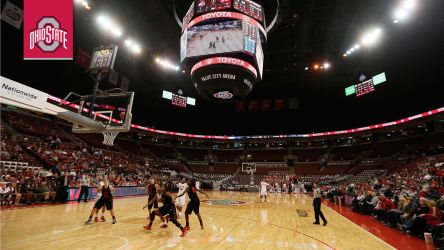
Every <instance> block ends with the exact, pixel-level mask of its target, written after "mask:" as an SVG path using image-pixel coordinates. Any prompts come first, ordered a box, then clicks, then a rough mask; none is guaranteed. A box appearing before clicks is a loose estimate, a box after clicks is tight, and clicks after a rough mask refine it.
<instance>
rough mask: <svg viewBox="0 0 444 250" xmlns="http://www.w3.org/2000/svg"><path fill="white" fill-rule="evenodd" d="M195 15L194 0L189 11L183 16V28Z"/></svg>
mask: <svg viewBox="0 0 444 250" xmlns="http://www.w3.org/2000/svg"><path fill="white" fill-rule="evenodd" d="M193 15H194V2H193V3H192V4H191V6H190V9H188V11H187V13H186V14H185V16H184V17H183V21H182V27H183V28H182V30H183V29H185V28H186V27H187V25H188V23H189V22H190V21H191V18H192V17H193Z"/></svg>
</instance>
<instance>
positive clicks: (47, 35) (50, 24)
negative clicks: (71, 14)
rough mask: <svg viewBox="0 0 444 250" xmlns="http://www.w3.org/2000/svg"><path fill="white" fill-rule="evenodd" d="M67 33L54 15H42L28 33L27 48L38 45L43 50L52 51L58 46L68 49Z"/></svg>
mask: <svg viewBox="0 0 444 250" xmlns="http://www.w3.org/2000/svg"><path fill="white" fill-rule="evenodd" d="M67 34H68V33H67V32H66V31H65V30H63V29H61V28H60V23H59V21H57V19H56V18H55V17H43V18H42V19H40V21H39V22H38V23H37V28H36V29H34V30H32V31H31V32H30V33H29V49H31V50H32V49H34V48H35V47H39V48H40V49H41V50H42V51H43V52H54V51H56V50H57V48H59V47H60V46H62V47H63V48H64V49H68V47H67V45H66V43H67V42H68V40H67Z"/></svg>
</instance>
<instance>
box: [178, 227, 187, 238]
mask: <svg viewBox="0 0 444 250" xmlns="http://www.w3.org/2000/svg"><path fill="white" fill-rule="evenodd" d="M187 233H188V230H186V229H185V228H184V229H183V230H182V234H181V235H180V237H184V236H185V235H186V234H187Z"/></svg>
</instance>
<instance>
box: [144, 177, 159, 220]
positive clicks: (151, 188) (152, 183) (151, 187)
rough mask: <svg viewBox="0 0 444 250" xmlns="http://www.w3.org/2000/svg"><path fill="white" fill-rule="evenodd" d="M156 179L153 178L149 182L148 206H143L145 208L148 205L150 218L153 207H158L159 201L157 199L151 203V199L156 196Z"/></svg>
mask: <svg viewBox="0 0 444 250" xmlns="http://www.w3.org/2000/svg"><path fill="white" fill-rule="evenodd" d="M155 183H156V181H155V180H154V179H151V180H150V182H149V184H148V204H149V205H148V204H147V205H146V206H144V207H143V209H145V208H146V207H148V219H149V218H150V217H149V216H150V214H151V209H152V208H153V206H154V208H158V207H159V205H158V202H157V199H156V200H155V201H154V202H153V203H151V204H150V203H149V202H150V201H151V200H153V199H154V197H156V185H155Z"/></svg>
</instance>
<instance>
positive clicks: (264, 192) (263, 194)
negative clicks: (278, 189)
mask: <svg viewBox="0 0 444 250" xmlns="http://www.w3.org/2000/svg"><path fill="white" fill-rule="evenodd" d="M268 185H270V184H268V183H267V182H266V181H265V180H262V181H261V187H260V196H261V202H262V197H264V198H265V202H267V188H268Z"/></svg>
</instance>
